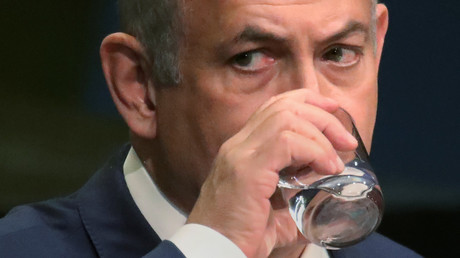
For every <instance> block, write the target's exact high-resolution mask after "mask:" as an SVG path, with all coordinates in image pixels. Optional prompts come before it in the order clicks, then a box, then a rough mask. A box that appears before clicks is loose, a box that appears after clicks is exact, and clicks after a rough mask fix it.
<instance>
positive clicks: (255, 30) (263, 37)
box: [233, 26, 287, 43]
mask: <svg viewBox="0 0 460 258" xmlns="http://www.w3.org/2000/svg"><path fill="white" fill-rule="evenodd" d="M267 41H273V42H279V43H285V42H286V41H287V39H286V38H283V37H280V36H277V35H275V34H273V33H270V32H266V31H264V30H263V29H261V28H259V27H256V26H246V27H245V28H244V30H243V31H242V32H241V33H239V34H238V35H237V36H236V37H235V38H234V39H233V42H235V43H240V42H267Z"/></svg>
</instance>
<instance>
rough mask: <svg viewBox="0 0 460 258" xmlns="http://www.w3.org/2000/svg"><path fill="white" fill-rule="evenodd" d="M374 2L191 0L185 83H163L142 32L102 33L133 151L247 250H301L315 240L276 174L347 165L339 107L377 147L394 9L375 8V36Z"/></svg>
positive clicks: (181, 203) (192, 211) (198, 218)
mask: <svg viewBox="0 0 460 258" xmlns="http://www.w3.org/2000/svg"><path fill="white" fill-rule="evenodd" d="M202 6H207V8H201V7H202ZM369 8H370V1H368V0H342V1H336V0H297V1H286V0H283V1H274V0H264V1H262V0H250V1H248V0H246V1H242V0H241V1H239V0H228V1H215V0H202V1H186V2H185V3H184V20H185V21H187V22H186V24H187V25H186V27H185V32H186V36H185V39H184V41H183V42H182V48H181V51H180V60H181V62H180V63H181V67H180V68H181V71H182V76H183V80H182V82H181V84H180V85H178V86H177V87H168V88H161V87H155V86H158V85H154V81H153V80H152V79H151V77H150V75H149V73H148V71H149V69H151V68H150V65H149V64H148V62H147V61H146V60H147V58H146V56H145V51H144V49H143V48H142V46H141V45H140V44H139V43H138V41H137V40H136V39H135V38H133V37H131V36H129V35H127V34H123V33H116V34H112V35H110V36H108V37H107V38H106V39H105V40H104V42H103V44H102V46H101V57H102V63H103V68H104V73H105V76H106V79H107V82H108V85H109V89H110V92H111V94H112V97H113V99H114V102H115V104H116V106H117V108H118V110H119V112H120V114H121V115H122V116H123V117H124V119H125V121H126V122H127V124H128V126H129V128H130V131H131V139H132V144H133V147H134V149H135V150H136V152H137V154H138V155H139V157H140V158H141V160H142V161H143V163H144V166H145V168H146V169H147V171H148V172H149V173H150V175H151V176H152V178H153V179H154V181H155V182H156V183H157V185H158V186H159V187H160V189H161V190H162V191H163V192H164V193H165V195H166V196H167V197H168V198H169V200H170V201H172V202H173V203H174V204H176V206H177V207H179V208H181V209H182V210H183V211H185V212H187V213H189V218H188V223H198V224H203V225H206V226H208V227H211V228H213V229H215V230H217V231H218V232H220V233H222V234H223V235H224V236H226V237H227V238H229V239H230V240H232V241H233V242H234V243H235V244H236V245H237V246H238V247H239V248H241V250H242V251H243V252H244V253H245V254H246V255H247V256H248V257H266V256H268V255H271V256H273V257H275V256H279V257H298V256H299V255H300V254H301V252H302V250H303V248H304V247H305V244H307V241H306V240H305V239H303V237H302V236H301V235H300V234H299V233H298V231H297V229H296V227H295V224H294V222H293V221H292V219H291V218H290V216H289V214H288V211H287V208H286V207H285V205H284V203H282V202H280V201H279V200H280V198H279V196H278V192H277V191H276V186H277V182H278V178H279V177H278V172H279V171H280V170H281V169H283V168H285V167H288V166H296V165H309V166H311V167H312V168H313V169H315V170H316V171H317V172H318V173H321V174H333V173H339V172H340V171H341V170H342V169H343V163H342V162H341V161H340V160H338V159H337V154H336V150H352V149H354V148H355V147H356V141H355V140H354V139H353V138H352V137H351V136H350V135H349V133H348V132H346V130H345V129H344V128H343V127H342V126H341V124H340V122H338V120H337V119H336V118H335V117H334V116H333V115H331V113H333V112H334V111H335V110H337V108H338V107H339V106H340V107H343V108H344V109H346V110H347V111H348V112H349V113H350V114H351V115H352V117H353V118H354V120H355V122H356V125H357V127H358V130H359V131H360V134H361V137H362V138H363V141H364V143H365V145H366V147H367V149H368V150H369V149H370V145H371V141H372V132H373V128H374V123H375V116H376V107H377V73H378V68H379V62H380V57H381V51H382V47H383V41H384V36H385V33H386V30H387V25H388V13H387V9H386V7H385V6H384V5H381V4H379V5H378V7H377V38H376V39H372V38H371V35H370V31H369V28H370V25H371V17H370V16H371V15H370V11H369V10H370V9H369ZM375 44H376V45H375ZM375 47H376V51H374V49H375Z"/></svg>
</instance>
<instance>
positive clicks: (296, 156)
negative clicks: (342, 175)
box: [253, 131, 343, 174]
mask: <svg viewBox="0 0 460 258" xmlns="http://www.w3.org/2000/svg"><path fill="white" fill-rule="evenodd" d="M332 157H333V158H331V154H330V153H329V152H328V151H327V150H325V149H324V148H323V146H321V145H320V144H319V143H318V141H315V140H312V139H309V138H306V137H305V136H303V135H300V134H298V133H295V132H292V131H283V132H282V133H280V134H278V135H277V136H276V137H272V138H271V139H269V140H268V141H266V142H264V144H262V145H260V147H259V148H257V149H256V150H255V151H254V154H253V165H254V166H255V167H257V168H260V167H264V168H266V169H268V170H270V171H276V172H279V171H280V170H282V169H283V168H285V167H288V166H291V165H293V164H294V165H299V164H302V165H306V166H309V167H311V168H312V169H313V170H314V171H315V172H317V173H319V174H335V173H338V172H341V170H343V168H340V169H339V168H338V166H337V165H336V162H337V160H338V156H337V154H336V153H334V154H333V155H332Z"/></svg>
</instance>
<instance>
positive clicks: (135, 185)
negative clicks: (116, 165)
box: [123, 148, 187, 240]
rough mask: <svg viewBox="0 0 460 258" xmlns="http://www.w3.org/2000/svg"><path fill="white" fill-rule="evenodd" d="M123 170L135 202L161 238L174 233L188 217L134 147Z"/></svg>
mask: <svg viewBox="0 0 460 258" xmlns="http://www.w3.org/2000/svg"><path fill="white" fill-rule="evenodd" d="M123 172H124V174H125V180H126V184H127V185H128V189H129V192H130V193H131V196H132V197H133V199H134V202H135V203H136V205H137V207H138V208H139V210H140V211H141V213H142V215H144V217H145V219H146V220H147V222H148V223H149V224H150V226H151V227H152V228H153V230H155V232H156V233H157V234H158V236H159V237H160V239H161V240H164V239H168V238H170V237H171V236H172V235H174V233H175V232H176V231H178V230H179V228H180V227H182V226H183V225H184V224H185V221H186V220H187V218H186V216H185V214H183V213H182V211H180V210H179V209H178V208H176V207H175V206H174V205H172V204H171V203H170V202H168V200H167V198H166V197H165V196H164V195H163V194H162V193H161V192H160V190H159V189H158V187H157V186H156V185H155V183H154V182H153V181H152V178H151V177H150V175H149V174H148V173H147V171H146V169H145V168H144V166H143V165H142V163H141V161H140V159H139V157H138V156H137V154H136V152H135V151H134V149H133V148H131V149H130V150H129V153H128V156H127V157H126V160H125V163H124V165H123Z"/></svg>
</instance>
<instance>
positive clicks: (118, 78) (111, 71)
mask: <svg viewBox="0 0 460 258" xmlns="http://www.w3.org/2000/svg"><path fill="white" fill-rule="evenodd" d="M100 55H101V59H102V69H103V71H104V75H105V79H106V81H107V84H108V86H109V90H110V94H111V95H112V98H113V101H114V103H115V106H116V107H117V109H118V112H120V114H121V116H122V117H123V119H124V120H125V121H126V123H127V124H128V126H129V128H130V129H131V132H133V133H135V134H136V135H139V136H140V137H143V138H148V139H153V138H155V136H156V128H157V117H156V112H155V92H154V87H153V82H152V80H151V79H150V78H151V77H150V70H149V69H150V66H149V65H148V64H149V62H148V61H147V58H146V54H145V52H144V49H143V48H142V46H141V44H140V43H139V42H138V41H137V40H136V39H135V38H134V37H132V36H130V35H128V34H125V33H115V34H111V35H109V36H107V37H106V38H105V39H104V41H103V42H102V45H101V49H100Z"/></svg>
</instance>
